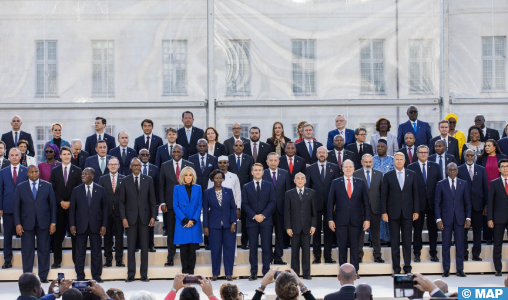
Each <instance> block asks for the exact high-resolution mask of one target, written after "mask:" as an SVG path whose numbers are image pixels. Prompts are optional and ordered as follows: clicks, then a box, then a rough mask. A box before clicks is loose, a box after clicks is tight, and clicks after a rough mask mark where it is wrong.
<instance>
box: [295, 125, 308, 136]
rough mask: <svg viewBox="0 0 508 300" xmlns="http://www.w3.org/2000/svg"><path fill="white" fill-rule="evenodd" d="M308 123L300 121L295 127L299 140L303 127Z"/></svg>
mask: <svg viewBox="0 0 508 300" xmlns="http://www.w3.org/2000/svg"><path fill="white" fill-rule="evenodd" d="M307 123H309V122H307V121H300V122H299V123H298V124H297V125H296V134H297V135H298V137H299V138H301V139H303V125H305V124H307Z"/></svg>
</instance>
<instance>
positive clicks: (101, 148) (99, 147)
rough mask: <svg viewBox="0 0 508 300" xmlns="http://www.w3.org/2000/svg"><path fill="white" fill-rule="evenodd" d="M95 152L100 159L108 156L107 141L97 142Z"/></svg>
mask: <svg viewBox="0 0 508 300" xmlns="http://www.w3.org/2000/svg"><path fill="white" fill-rule="evenodd" d="M95 152H97V155H99V156H100V157H105V156H106V154H108V144H106V141H105V140H100V141H97V143H96V144H95Z"/></svg>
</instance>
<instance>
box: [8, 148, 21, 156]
mask: <svg viewBox="0 0 508 300" xmlns="http://www.w3.org/2000/svg"><path fill="white" fill-rule="evenodd" d="M12 151H18V153H19V155H21V150H19V148H18V147H12V148H11V149H9V155H11V152H12Z"/></svg>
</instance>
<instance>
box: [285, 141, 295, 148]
mask: <svg viewBox="0 0 508 300" xmlns="http://www.w3.org/2000/svg"><path fill="white" fill-rule="evenodd" d="M288 144H293V145H296V144H295V142H293V141H287V142H286V147H287V145H288Z"/></svg>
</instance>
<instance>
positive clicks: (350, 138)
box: [326, 128, 356, 150]
mask: <svg viewBox="0 0 508 300" xmlns="http://www.w3.org/2000/svg"><path fill="white" fill-rule="evenodd" d="M344 130H345V131H346V132H344V135H345V137H346V138H345V140H344V147H347V145H349V144H352V143H354V142H356V138H355V131H354V130H353V129H347V128H344ZM337 134H339V130H338V129H337V128H335V129H334V130H331V131H329V132H328V138H327V140H326V148H327V149H328V150H333V138H334V137H335V136H336V135H337Z"/></svg>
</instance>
